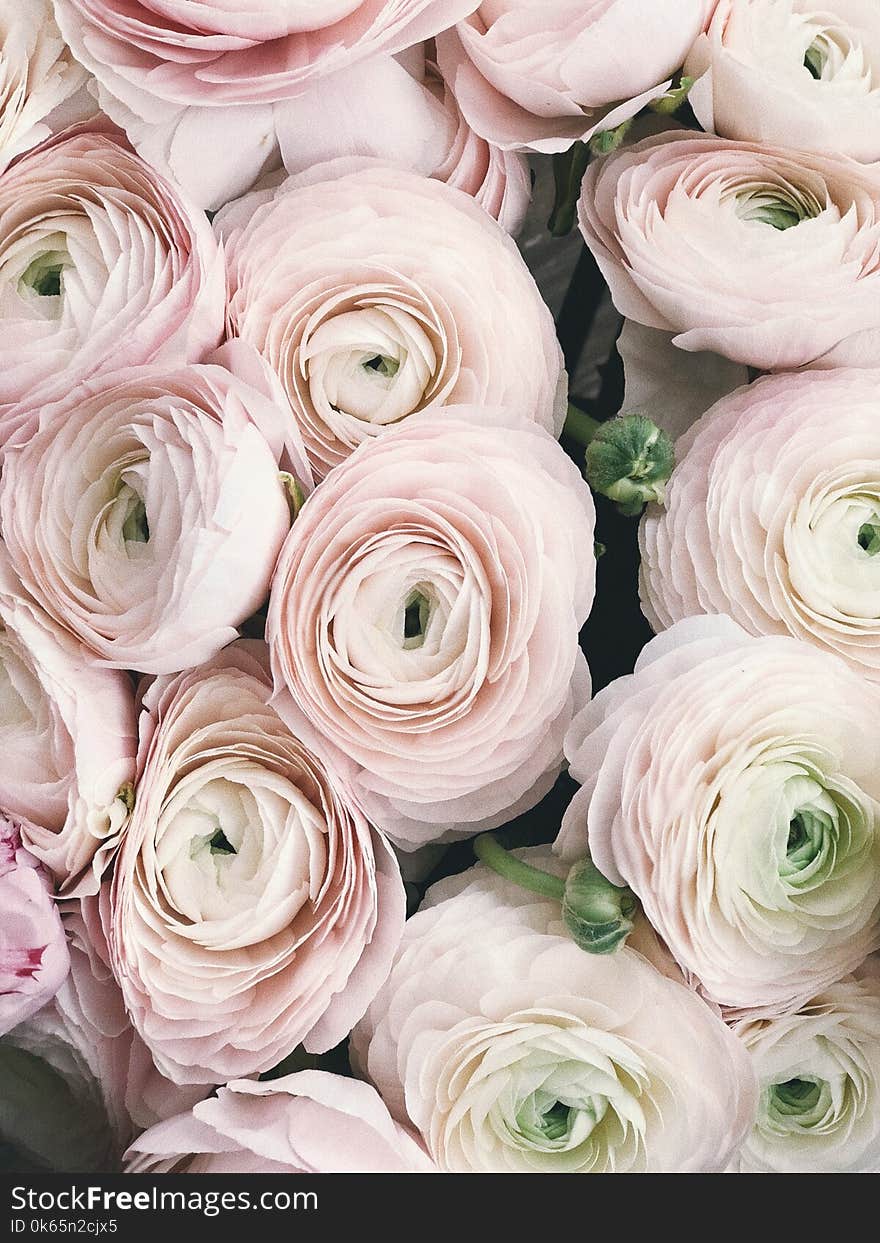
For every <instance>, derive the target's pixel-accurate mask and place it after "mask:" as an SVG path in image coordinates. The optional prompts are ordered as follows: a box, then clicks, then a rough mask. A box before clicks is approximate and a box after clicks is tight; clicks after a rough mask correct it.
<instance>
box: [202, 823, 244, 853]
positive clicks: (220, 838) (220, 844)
mask: <svg viewBox="0 0 880 1243" xmlns="http://www.w3.org/2000/svg"><path fill="white" fill-rule="evenodd" d="M208 849H209V850H210V852H211V854H212V855H237V854H238V851H237V850H236V849H235V847H234V846H233V844H232V842H231V841H230V840H229V838H228V837H227V836H226V834H225V833H224V832H223V830H222V829H218V830H217V832H216V833H215V834H214V836H213V837H212V838H211V840H210V841H209V842H208Z"/></svg>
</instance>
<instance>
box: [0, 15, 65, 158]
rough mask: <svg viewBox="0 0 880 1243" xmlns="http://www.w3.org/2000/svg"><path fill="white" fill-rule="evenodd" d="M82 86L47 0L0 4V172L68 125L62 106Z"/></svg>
mask: <svg viewBox="0 0 880 1243" xmlns="http://www.w3.org/2000/svg"><path fill="white" fill-rule="evenodd" d="M85 80H86V71H85V70H84V69H83V68H82V66H81V65H79V64H77V62H76V61H75V60H74V58H73V56H72V55H71V53H70V51H69V49H68V47H67V44H66V43H65V42H64V40H63V39H62V37H61V32H60V31H59V29H58V27H57V26H56V24H55V18H54V16H53V14H52V2H51V0H0V170H2V169H3V168H5V167H6V165H7V164H8V163H9V161H10V160H12V159H14V158H15V156H17V155H20V154H21V152H22V151H27V150H28V149H29V148H30V147H33V146H36V144H37V143H38V142H41V141H42V140H43V139H44V138H48V137H49V135H50V134H51V133H52V132H53V131H54V129H55V122H56V120H57V121H58V122H59V123H60V124H64V122H65V121H67V120H68V119H70V118H68V117H67V116H65V115H64V114H63V108H62V105H64V104H65V103H66V102H67V101H68V100H69V99H70V97H71V95H73V94H74V93H75V92H76V91H77V90H78V89H79V88H80V87H81V86H82V85H83V83H84V82H85Z"/></svg>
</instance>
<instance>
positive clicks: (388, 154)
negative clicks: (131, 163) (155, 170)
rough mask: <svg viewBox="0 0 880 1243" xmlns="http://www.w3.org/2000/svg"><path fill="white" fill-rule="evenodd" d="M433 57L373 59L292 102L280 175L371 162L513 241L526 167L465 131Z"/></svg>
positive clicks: (282, 135) (418, 51) (423, 53)
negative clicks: (344, 159) (454, 194)
mask: <svg viewBox="0 0 880 1243" xmlns="http://www.w3.org/2000/svg"><path fill="white" fill-rule="evenodd" d="M435 55H436V53H435V51H434V48H433V45H432V44H430V43H429V44H427V45H425V46H423V47H416V48H411V49H410V50H409V51H408V52H407V53H406V55H405V56H401V57H393V56H379V57H375V58H373V59H372V60H368V61H365V62H364V64H362V65H358V66H357V67H356V68H355V69H352V70H349V71H347V72H346V73H340V74H334V75H333V76H332V77H329V78H326V79H324V80H322V81H321V82H319V83H316V84H315V86H313V87H312V89H311V90H310V91H309V92H308V93H307V94H306V95H303V96H302V97H301V98H300V99H297V100H291V101H290V102H289V103H288V104H287V105H286V107H285V112H284V124H283V126H281V127H280V128H279V130H278V141H279V144H280V156H281V159H282V160H283V163H284V167H285V169H286V170H287V172H288V173H293V174H295V173H302V172H305V171H306V170H307V169H309V168H311V167H313V166H314V165H315V164H319V163H321V162H322V161H325V160H331V159H334V158H336V157H339V156H372V157H374V158H377V159H382V160H385V161H387V162H388V163H391V164H398V165H400V166H401V167H403V168H409V169H411V170H412V171H413V172H415V173H422V174H424V176H426V177H435V178H436V179H437V180H438V181H445V182H446V183H447V185H451V186H455V187H456V189H458V190H463V191H464V193H465V194H468V195H470V197H471V198H473V199H475V200H476V202H477V203H479V204H480V206H481V207H483V208H484V209H485V210H486V211H487V212H488V213H489V215H490V216H492V217H494V218H495V219H496V220H497V221H498V223H499V224H500V225H501V226H502V228H504V229H505V230H506V232H508V233H514V234H515V233H517V232H518V230H519V228H520V226H521V224H522V222H523V219H524V217H525V214H526V210H527V208H528V205H529V200H530V199H531V193H532V188H531V178H530V174H529V167H528V163H527V161H526V159H525V157H524V156H523V155H520V154H518V153H517V152H515V151H505V150H502V149H501V148H500V147H496V146H495V145H494V144H493V143H490V142H487V141H486V139H485V138H481V137H480V136H479V135H478V134H477V133H476V132H475V131H474V130H473V129H472V128H471V126H470V125H468V123H467V121H465V119H464V117H463V116H462V114H461V110H460V108H459V106H458V102H457V100H456V98H455V95H454V94H453V92H452V89H451V87H450V85H449V83H448V81H446V79H445V78H444V77H443V75H442V74H441V72H440V69H439V68H438V66H437V64H436V62H435V59H434V57H435ZM189 170H190V175H194V176H196V177H197V176H198V170H195V172H194V173H193V170H192V166H191V165H190V166H189ZM186 173H187V170H184V169H181V175H182V176H183V177H184V178H185V177H186ZM184 184H186V182H185V181H184ZM229 197H232V196H231V195H230V196H229Z"/></svg>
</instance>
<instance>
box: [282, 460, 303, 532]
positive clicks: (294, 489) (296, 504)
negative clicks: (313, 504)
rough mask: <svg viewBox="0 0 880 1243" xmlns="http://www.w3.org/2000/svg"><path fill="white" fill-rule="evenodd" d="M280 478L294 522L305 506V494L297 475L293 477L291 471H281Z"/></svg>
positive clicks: (291, 518)
mask: <svg viewBox="0 0 880 1243" xmlns="http://www.w3.org/2000/svg"><path fill="white" fill-rule="evenodd" d="M278 478H279V479H280V480H281V486H282V488H283V489H284V493H285V495H286V497H287V504H288V507H289V509H290V521H291V522H294V521H295V519H296V516H297V514H298V513H299V511H300V510H301V509H302V507H303V505H304V504H305V501H306V497H305V493H304V492H303V490H302V488H301V487H300V482H299V480H298V479H297V478H296V476H295V475H291V473H290V472H289V471H286V470H282V471H279V472H278Z"/></svg>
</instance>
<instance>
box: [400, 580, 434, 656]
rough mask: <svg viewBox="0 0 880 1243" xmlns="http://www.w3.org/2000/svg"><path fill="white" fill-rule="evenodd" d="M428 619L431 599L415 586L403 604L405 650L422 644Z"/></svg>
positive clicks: (429, 618)
mask: <svg viewBox="0 0 880 1243" xmlns="http://www.w3.org/2000/svg"><path fill="white" fill-rule="evenodd" d="M430 620H431V601H430V600H429V599H428V597H427V596H426V595H425V594H424V592H423V591H420V590H419V588H418V587H416V588H415V590H414V591H411V592H410V594H409V596H408V597H407V599H406V603H405V604H404V606H403V646H404V647H405V648H406V649H407V650H410V649H412V648H416V647H421V646H422V644H423V643H424V642H425V635H426V634H427V632H428V623H429V622H430Z"/></svg>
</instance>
